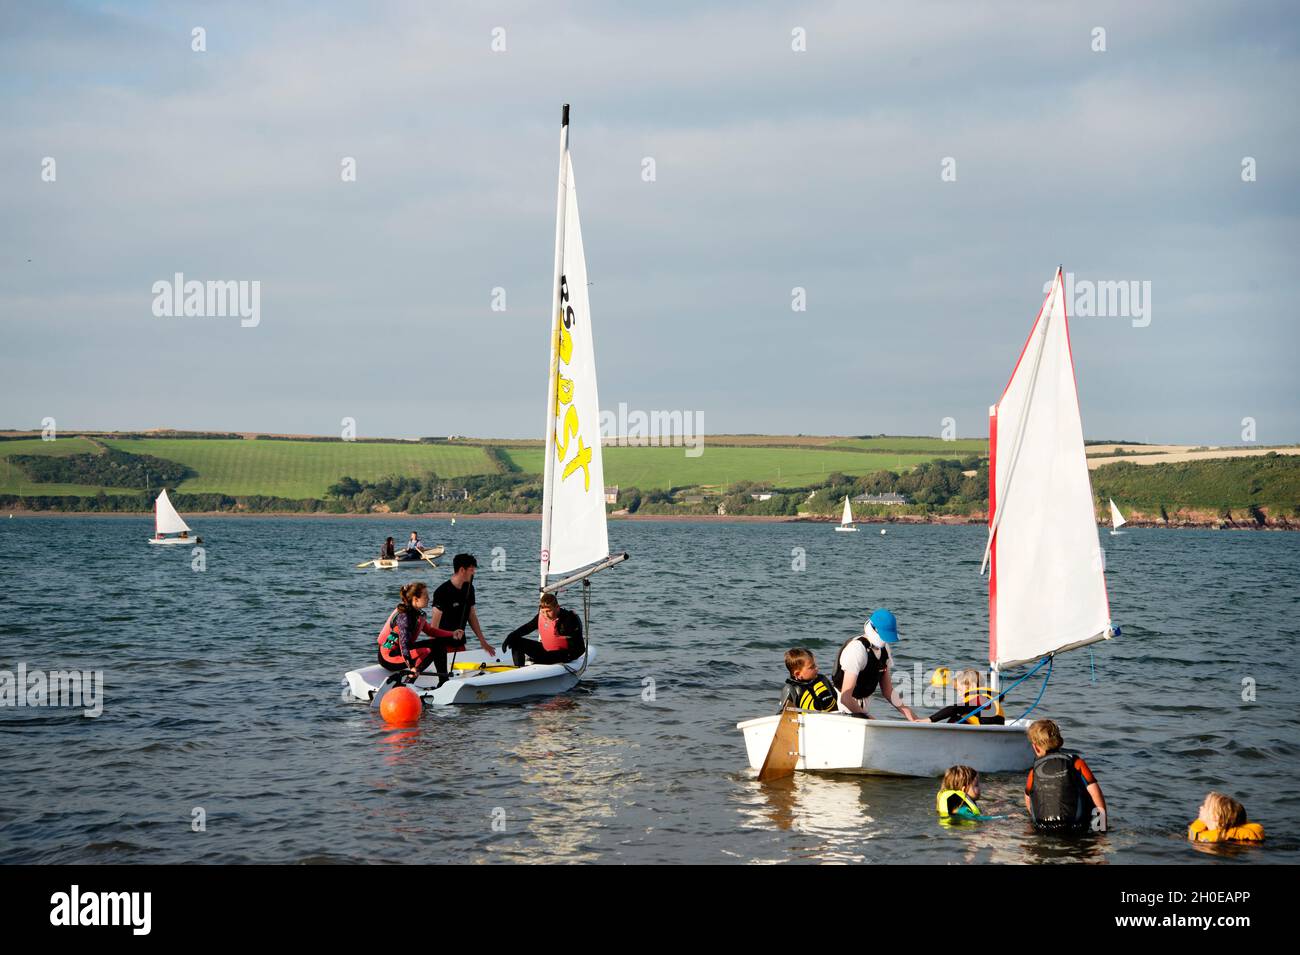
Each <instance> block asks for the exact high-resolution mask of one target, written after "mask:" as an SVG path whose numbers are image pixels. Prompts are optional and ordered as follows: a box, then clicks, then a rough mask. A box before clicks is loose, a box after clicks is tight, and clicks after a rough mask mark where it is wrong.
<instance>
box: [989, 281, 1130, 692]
mask: <svg viewBox="0 0 1300 955" xmlns="http://www.w3.org/2000/svg"><path fill="white" fill-rule="evenodd" d="M990 557H991V559H992V570H991V572H990V575H989V660H990V662H991V663H993V664H994V666H995V667H1004V666H1010V665H1013V664H1017V663H1025V662H1028V661H1031V660H1035V659H1037V658H1039V657H1042V656H1044V655H1045V654H1048V653H1053V652H1056V651H1060V650H1068V649H1072V648H1074V647H1079V646H1083V645H1085V644H1088V643H1092V642H1094V641H1096V640H1102V639H1106V638H1107V637H1108V636H1109V635H1110V608H1109V604H1108V602H1107V599H1106V582H1105V577H1104V573H1103V564H1102V556H1101V544H1100V541H1099V540H1098V537H1097V523H1096V516H1095V512H1094V510H1093V496H1092V485H1091V482H1090V481H1089V478H1088V462H1087V460H1086V458H1085V457H1084V450H1083V424H1082V422H1081V420H1080V418H1079V399H1078V393H1077V391H1076V388H1075V381H1074V365H1073V362H1072V360H1071V357H1070V333H1069V325H1068V320H1067V318H1066V313H1065V290H1064V285H1063V282H1062V277H1061V272H1060V271H1059V270H1058V271H1057V273H1056V280H1055V281H1054V282H1053V283H1052V290H1051V291H1050V292H1049V293H1048V294H1047V298H1046V299H1045V300H1044V302H1043V307H1042V309H1041V310H1040V311H1039V313H1038V317H1037V318H1036V319H1035V320H1034V326H1033V329H1032V330H1031V331H1030V333H1029V340H1028V341H1027V342H1026V343H1025V347H1024V350H1023V351H1022V352H1021V355H1020V361H1019V362H1018V363H1017V365H1016V368H1015V371H1013V372H1012V375H1011V380H1010V382H1008V384H1007V387H1006V390H1005V391H1004V392H1003V393H1002V398H1001V400H1000V401H999V402H998V403H997V404H996V405H995V406H993V407H992V408H990V409H989V547H988V550H987V551H986V553H985V559H986V561H987V560H988V559H989V558H990Z"/></svg>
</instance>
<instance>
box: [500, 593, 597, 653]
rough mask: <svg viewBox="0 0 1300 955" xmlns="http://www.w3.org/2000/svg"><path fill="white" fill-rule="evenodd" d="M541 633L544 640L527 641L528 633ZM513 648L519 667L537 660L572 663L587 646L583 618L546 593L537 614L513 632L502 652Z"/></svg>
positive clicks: (511, 651) (539, 604)
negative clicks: (583, 630)
mask: <svg viewBox="0 0 1300 955" xmlns="http://www.w3.org/2000/svg"><path fill="white" fill-rule="evenodd" d="M534 631H536V632H537V634H538V636H539V637H540V638H541V639H540V640H525V639H524V637H525V636H526V635H527V634H530V633H533V632H534ZM507 650H509V651H510V653H511V655H512V656H513V657H514V663H515V666H517V667H521V666H523V665H524V664H525V663H527V662H528V661H530V660H531V661H532V662H533V663H568V662H569V661H570V660H576V659H578V657H580V656H582V654H583V652H584V651H585V650H586V645H585V644H584V643H583V640H582V621H581V620H580V619H578V615H577V614H576V613H574V612H573V611H572V610H565V609H564V608H563V607H561V606H560V601H559V600H557V599H556V597H555V594H542V596H541V599H540V600H539V601H538V607H537V616H535V617H533V619H532V620H529V621H528V622H527V623H525V624H524V625H523V626H520V627H517V628H516V629H514V630H512V631H511V632H510V636H508V637H506V638H505V640H504V641H502V643H501V651H502V652H503V653H504V652H505V651H507Z"/></svg>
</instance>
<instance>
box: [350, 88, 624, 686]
mask: <svg viewBox="0 0 1300 955" xmlns="http://www.w3.org/2000/svg"><path fill="white" fill-rule="evenodd" d="M552 288H553V294H552V298H551V305H552V307H551V336H550V348H549V357H548V375H547V388H546V424H545V430H544V432H543V433H544V435H545V438H546V465H545V470H544V474H543V494H542V540H541V551H540V557H541V568H540V569H541V590H542V592H547V591H549V592H551V593H556V592H558V591H560V590H562V589H564V588H566V587H569V586H571V585H573V584H577V583H581V584H582V593H583V632H584V637H585V639H586V646H587V650H586V653H585V654H583V655H582V656H580V657H578V658H577V659H576V660H572V661H570V662H568V663H546V664H537V663H530V664H528V665H526V666H522V667H514V666H507V665H503V664H502V663H499V662H498V661H496V660H494V659H492V658H490V657H489V656H488V655H487V653H485V652H484V651H483V650H481V649H478V650H470V651H466V652H463V653H460V654H458V655H457V658H456V659H457V662H456V665H455V668H454V669H453V670H452V673H451V679H449V680H448V681H447V682H446V683H445V684H443V686H441V687H437V676H436V674H432V673H430V674H428V675H425V676H421V677H420V679H419V680H417V681H416V682H415V683H414V684H412V687H413V688H414V689H415V690H416V692H418V693H419V694H420V696H421V697H423V698H424V700H425V702H427V703H432V704H434V705H439V706H441V705H446V704H450V703H497V702H503V701H507V700H517V699H521V698H525V697H530V696H542V695H545V696H550V695H553V694H556V693H563V692H565V691H566V690H570V689H572V688H573V687H574V686H576V685H577V684H578V682H579V681H580V680H581V679H582V675H583V674H584V673H585V672H586V670H587V667H588V665H589V664H590V663H591V661H592V660H593V659H595V656H596V653H595V650H594V649H593V648H592V645H591V628H590V619H589V618H590V591H591V575H592V574H594V573H596V572H597V571H599V570H603V569H604V568H606V567H612V566H613V565H614V564H617V563H619V562H621V561H624V560H627V554H615V555H613V556H611V555H610V553H609V534H608V530H607V527H606V523H605V473H604V466H603V463H602V457H601V442H600V402H599V399H598V397H597V394H596V359H595V352H594V350H593V347H592V337H591V309H590V307H589V304H588V301H587V265H586V258H585V256H584V253H583V248H582V229H581V226H580V225H579V221H578V197H577V190H576V187H575V185H574V180H573V161H572V159H571V158H570V156H569V107H568V105H567V104H566V105H565V107H564V114H563V119H562V121H561V126H560V177H559V194H558V197H557V200H556V223H555V274H554V283H553V286H552ZM557 577H558V578H559V579H556V578H557ZM389 674H390V671H388V670H386V669H384V668H383V667H381V666H379V665H378V664H375V665H374V666H368V667H363V668H361V669H359V670H352V671H351V672H349V673H347V674H345V675H344V678H345V680H346V681H347V684H348V688H349V690H350V692H351V694H352V695H353V696H354V697H356V698H357V699H360V700H368V699H370V697H371V696H372V694H373V693H374V691H375V690H376V689H378V688H379V687H380V686H381V685H383V682H384V680H385V679H387V678H388V676H389Z"/></svg>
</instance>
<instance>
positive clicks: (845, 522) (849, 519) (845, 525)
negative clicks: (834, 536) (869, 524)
mask: <svg viewBox="0 0 1300 955" xmlns="http://www.w3.org/2000/svg"><path fill="white" fill-rule="evenodd" d="M835 529H836V530H837V531H856V530H857V528H856V527H854V526H853V508H851V507H849V496H848V495H847V494H846V495H844V513H843V514H841V515H840V526H839V527H837V528H835Z"/></svg>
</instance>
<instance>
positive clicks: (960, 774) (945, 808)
mask: <svg viewBox="0 0 1300 955" xmlns="http://www.w3.org/2000/svg"><path fill="white" fill-rule="evenodd" d="M979 798H980V774H979V773H978V772H976V771H975V770H974V769H972V768H971V767H970V766H950V767H948V771H947V772H946V773H944V774H943V784H942V785H941V787H940V789H939V795H937V796H935V797H934V808H935V809H937V810H938V811H939V818H940V819H954V818H955V819H988V818H992V817H990V816H985V815H984V814H983V813H981V812H980V807H979V806H978V805H977V804H976V802H975V800H977V799H979Z"/></svg>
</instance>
